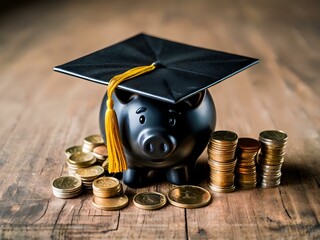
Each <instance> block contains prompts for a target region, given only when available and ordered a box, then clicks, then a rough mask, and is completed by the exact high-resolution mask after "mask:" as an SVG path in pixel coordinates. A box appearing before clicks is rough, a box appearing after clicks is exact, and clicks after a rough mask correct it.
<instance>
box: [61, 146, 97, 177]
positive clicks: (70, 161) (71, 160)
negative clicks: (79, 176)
mask: <svg viewBox="0 0 320 240" xmlns="http://www.w3.org/2000/svg"><path fill="white" fill-rule="evenodd" d="M66 161H67V165H68V172H69V174H70V175H73V176H74V175H75V173H76V170H77V169H79V168H86V167H90V166H92V165H93V164H95V162H96V158H95V157H94V156H93V155H92V153H85V152H80V151H77V152H75V153H73V154H72V155H71V156H70V157H68V158H67V159H66Z"/></svg>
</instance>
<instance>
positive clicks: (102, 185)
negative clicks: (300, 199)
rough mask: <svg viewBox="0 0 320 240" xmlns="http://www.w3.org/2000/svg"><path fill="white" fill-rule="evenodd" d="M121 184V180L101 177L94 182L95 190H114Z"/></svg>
mask: <svg viewBox="0 0 320 240" xmlns="http://www.w3.org/2000/svg"><path fill="white" fill-rule="evenodd" d="M119 184H120V182H119V180H118V179H116V178H114V177H100V178H97V179H96V180H94V181H93V188H94V189H95V190H98V191H99V190H100V191H101V190H110V189H111V190H112V189H116V188H117V187H118V185H119Z"/></svg>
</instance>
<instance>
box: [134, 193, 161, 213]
mask: <svg viewBox="0 0 320 240" xmlns="http://www.w3.org/2000/svg"><path fill="white" fill-rule="evenodd" d="M166 202H167V198H166V196H165V195H163V194H162V193H159V192H143V193H138V194H136V195H135V196H134V197H133V204H134V205H135V206H136V207H138V208H141V209H144V210H156V209H159V208H161V207H163V206H164V205H165V204H166Z"/></svg>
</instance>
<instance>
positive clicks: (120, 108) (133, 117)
mask: <svg viewBox="0 0 320 240" xmlns="http://www.w3.org/2000/svg"><path fill="white" fill-rule="evenodd" d="M113 99H114V110H115V111H116V113H117V116H118V121H119V128H120V134H121V139H122V143H123V146H124V149H125V154H126V158H127V164H128V169H127V170H126V171H125V172H124V173H123V182H124V183H125V184H126V185H128V186H130V187H140V186H143V185H146V184H147V183H148V182H147V181H148V180H147V179H148V178H147V176H148V173H149V172H150V171H151V170H161V172H164V173H165V176H166V178H167V180H168V181H169V182H170V183H172V184H177V185H181V184H186V183H188V182H190V180H192V178H193V176H192V173H194V167H195V162H196V160H197V159H198V157H199V156H200V154H201V153H202V152H203V150H204V149H205V147H206V145H207V143H208V140H209V137H210V133H211V132H212V131H213V130H214V127H215V124H216V112H215V107H214V103H213V100H212V98H211V95H210V93H209V92H208V91H207V90H203V91H201V92H199V93H197V94H195V95H193V96H192V97H189V98H187V99H186V100H184V101H182V102H179V103H177V104H170V103H165V102H161V101H158V100H154V99H151V98H148V97H143V96H141V95H137V94H134V93H129V92H127V91H123V90H116V91H115V93H114V95H113ZM106 100H107V95H105V96H104V98H103V101H102V104H101V109H100V130H101V133H102V136H103V138H104V139H105V126H104V121H105V111H106Z"/></svg>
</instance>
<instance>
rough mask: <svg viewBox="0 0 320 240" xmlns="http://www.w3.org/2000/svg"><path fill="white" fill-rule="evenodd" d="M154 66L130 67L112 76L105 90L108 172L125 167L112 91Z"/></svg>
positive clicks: (115, 171) (114, 171)
mask: <svg viewBox="0 0 320 240" xmlns="http://www.w3.org/2000/svg"><path fill="white" fill-rule="evenodd" d="M155 68H156V67H155V65H154V63H153V64H151V65H149V66H140V67H136V68H132V69H130V70H128V71H126V72H124V73H121V74H119V75H116V76H114V77H113V78H112V79H111V80H110V82H109V86H108V92H107V94H108V100H107V110H106V114H105V131H106V138H107V148H108V161H109V167H108V172H109V173H117V172H122V171H124V170H126V169H127V162H126V157H125V154H124V151H123V147H122V143H121V138H120V131H119V125H118V119H117V114H116V112H115V111H114V110H113V100H112V93H113V92H114V90H115V89H116V87H117V86H118V85H119V84H120V83H122V82H124V81H126V80H128V79H131V78H134V77H137V76H139V75H142V74H145V73H147V72H150V71H152V70H154V69H155Z"/></svg>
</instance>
